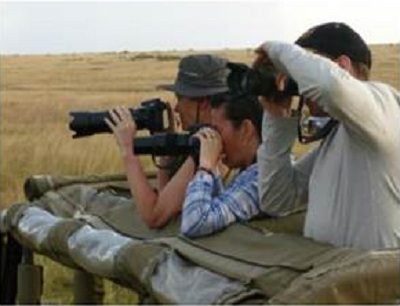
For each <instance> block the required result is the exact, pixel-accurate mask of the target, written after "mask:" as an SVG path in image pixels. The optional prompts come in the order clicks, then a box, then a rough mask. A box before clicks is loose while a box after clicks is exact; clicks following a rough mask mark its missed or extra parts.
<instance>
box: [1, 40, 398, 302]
mask: <svg viewBox="0 0 400 306" xmlns="http://www.w3.org/2000/svg"><path fill="white" fill-rule="evenodd" d="M371 48H372V51H373V70H372V77H371V78H372V79H373V80H378V81H382V82H386V83H389V84H391V85H392V86H394V87H396V88H398V89H399V87H400V46H399V45H393V44H392V45H372V46H371ZM192 53H199V52H196V51H187V52H175V51H174V52H172V51H171V52H151V53H150V52H149V53H137V52H112V53H97V54H95V53H86V54H83V53H81V54H64V55H35V56H33V55H31V56H30V55H24V56H19V55H12V56H11V55H8V56H1V58H0V78H1V79H0V81H1V92H0V95H1V96H0V99H1V100H0V101H1V106H0V107H1V109H0V110H1V117H0V125H1V130H0V131H1V142H0V150H1V151H0V167H1V174H0V180H1V181H0V201H1V202H0V203H1V208H6V207H8V206H9V205H11V204H12V203H16V202H20V201H24V200H25V199H24V194H23V188H22V187H23V182H24V180H25V179H26V178H27V177H29V176H31V175H33V174H65V175H67V174H68V175H87V174H110V173H122V172H123V169H122V163H121V161H120V156H119V152H118V148H117V146H116V144H115V141H114V139H113V137H112V136H111V135H98V136H92V137H88V138H82V139H77V140H73V139H72V137H71V132H70V131H69V129H68V122H69V120H70V118H69V115H68V114H69V112H70V111H73V110H104V109H109V108H112V107H115V106H118V105H127V106H135V105H138V104H139V103H140V102H142V101H144V100H147V99H151V98H161V99H163V100H165V101H170V102H171V103H172V104H174V96H173V95H172V94H171V93H168V92H163V91H159V90H158V89H157V85H159V84H165V83H171V82H172V81H173V79H174V76H175V74H176V71H177V64H178V61H179V59H180V58H181V57H182V56H184V55H187V54H192ZM212 53H216V54H219V55H222V56H225V57H228V58H229V59H230V60H232V61H240V62H245V63H251V61H252V60H253V58H254V55H253V52H252V51H251V50H220V51H212ZM297 150H298V152H302V151H303V150H304V147H301V148H300V147H297ZM143 162H144V163H145V164H146V166H147V167H149V168H151V167H152V164H151V161H150V159H148V158H144V159H143ZM39 260H40V261H42V262H43V263H44V264H45V265H46V267H48V269H46V277H47V279H46V284H50V285H49V286H47V285H46V286H45V293H44V298H45V299H47V300H48V301H55V302H57V303H63V304H69V303H71V302H72V296H71V295H70V293H68V292H67V289H68V288H71V282H70V280H69V279H68V277H70V271H68V269H66V268H64V267H61V266H59V265H57V264H55V263H53V262H49V261H48V260H46V259H43V258H39ZM120 290H121V289H119V288H117V287H116V285H113V284H108V285H107V286H106V293H107V298H106V301H105V302H106V303H111V304H121V303H125V302H126V303H134V302H135V297H134V296H133V297H131V295H129V294H128V293H126V292H121V291H120Z"/></svg>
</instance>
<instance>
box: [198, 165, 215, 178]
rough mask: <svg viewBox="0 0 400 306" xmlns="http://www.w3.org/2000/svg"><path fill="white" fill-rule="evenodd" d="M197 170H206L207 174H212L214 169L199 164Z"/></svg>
mask: <svg viewBox="0 0 400 306" xmlns="http://www.w3.org/2000/svg"><path fill="white" fill-rule="evenodd" d="M197 171H202V172H206V173H208V174H210V175H212V176H214V171H213V170H212V169H211V168H208V167H204V166H199V167H198V168H197Z"/></svg>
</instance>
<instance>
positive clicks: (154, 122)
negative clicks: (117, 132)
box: [69, 99, 167, 138]
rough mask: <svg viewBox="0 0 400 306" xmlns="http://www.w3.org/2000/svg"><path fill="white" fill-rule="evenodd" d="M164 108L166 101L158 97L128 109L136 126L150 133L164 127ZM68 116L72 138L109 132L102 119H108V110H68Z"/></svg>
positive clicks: (159, 130) (161, 129)
mask: <svg viewBox="0 0 400 306" xmlns="http://www.w3.org/2000/svg"><path fill="white" fill-rule="evenodd" d="M166 110H167V106H166V103H165V102H163V101H161V100H160V99H152V100H147V101H144V102H142V103H141V104H140V107H138V108H135V109H133V108H130V109H129V111H130V113H131V115H132V118H133V119H134V120H135V122H136V126H137V128H138V129H139V130H142V129H148V130H149V131H150V132H151V133H154V132H162V131H164V130H165V129H166V126H165V118H166V117H165V115H166ZM70 116H71V117H72V120H71V121H70V123H69V128H70V130H71V131H74V132H75V134H74V135H73V136H72V137H73V138H80V137H86V136H90V135H94V134H99V133H111V130H110V128H109V127H108V125H107V124H106V122H105V121H104V119H105V118H108V119H110V114H109V113H108V111H100V112H87V111H76V112H70Z"/></svg>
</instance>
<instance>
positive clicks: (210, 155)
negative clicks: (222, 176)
mask: <svg viewBox="0 0 400 306" xmlns="http://www.w3.org/2000/svg"><path fill="white" fill-rule="evenodd" d="M194 136H195V137H197V138H198V139H199V140H200V158H199V167H202V168H205V169H209V170H211V171H213V170H215V168H216V166H217V164H218V161H219V158H220V155H221V153H222V139H221V136H220V134H219V133H218V132H217V131H216V130H215V129H213V128H210V127H206V128H202V129H200V130H199V131H198V132H197V133H196V134H194Z"/></svg>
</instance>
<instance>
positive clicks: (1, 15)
mask: <svg viewBox="0 0 400 306" xmlns="http://www.w3.org/2000/svg"><path fill="white" fill-rule="evenodd" d="M399 12H400V1H395V0H376V1H370V0H329V1H328V0H264V1H252V0H247V1H245V0H243V1H221V0H219V1H190V0H186V1H151V0H147V1H44V2H43V1H42V2H39V1H16V0H1V1H0V53H1V54H58V53H78V52H114V51H117V52H120V51H156V50H160V51H161V50H163V51H170V50H189V49H193V50H212V49H225V48H229V49H242V48H255V47H257V46H258V45H259V44H261V43H262V42H263V41H267V40H283V41H294V40H295V39H296V38H297V37H298V36H300V35H301V34H302V33H303V32H305V31H306V30H307V29H308V28H310V27H312V26H314V25H316V24H320V23H323V22H328V21H341V22H345V23H347V24H349V25H350V26H351V27H353V28H354V29H355V30H356V31H357V32H359V33H360V34H361V36H362V37H363V38H364V39H365V40H366V41H367V43H370V44H375V43H399V42H400V20H399V19H400V14H399Z"/></svg>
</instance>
